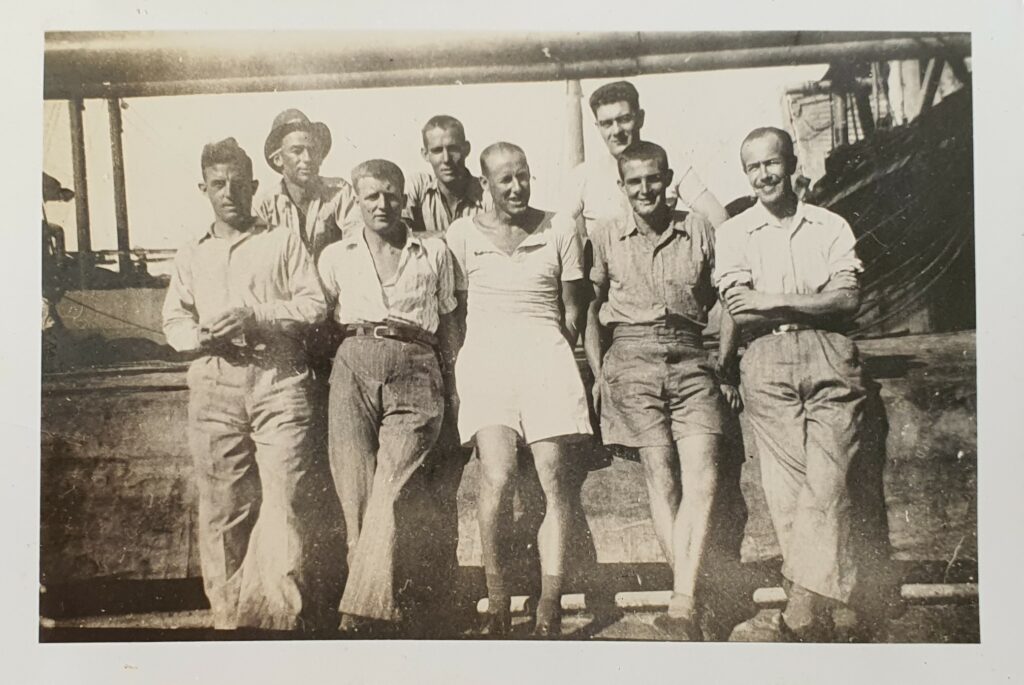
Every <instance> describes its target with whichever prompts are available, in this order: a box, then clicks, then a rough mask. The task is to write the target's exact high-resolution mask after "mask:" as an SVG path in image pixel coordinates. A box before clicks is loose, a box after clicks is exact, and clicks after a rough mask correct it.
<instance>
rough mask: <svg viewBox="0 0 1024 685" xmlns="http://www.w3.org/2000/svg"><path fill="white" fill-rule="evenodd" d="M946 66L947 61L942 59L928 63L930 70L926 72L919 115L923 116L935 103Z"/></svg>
mask: <svg viewBox="0 0 1024 685" xmlns="http://www.w3.org/2000/svg"><path fill="white" fill-rule="evenodd" d="M945 65H946V60H944V59H943V58H941V57H933V58H932V59H931V60H929V62H928V69H926V70H925V72H924V78H923V79H922V81H923V83H924V97H922V98H921V109H920V110H918V113H917V115H918V116H921V114H923V113H924V112H926V111H927V110H928V109H929V108H931V106H932V103H933V102H935V93H937V92H938V90H939V81H941V80H942V68H943V67H944V66H945Z"/></svg>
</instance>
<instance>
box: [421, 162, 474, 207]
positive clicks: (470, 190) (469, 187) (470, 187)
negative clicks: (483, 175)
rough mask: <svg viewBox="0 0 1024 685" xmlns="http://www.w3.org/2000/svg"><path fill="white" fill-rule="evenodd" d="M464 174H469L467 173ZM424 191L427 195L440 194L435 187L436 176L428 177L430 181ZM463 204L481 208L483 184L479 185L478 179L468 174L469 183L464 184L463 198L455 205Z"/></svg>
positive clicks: (436, 186) (439, 190)
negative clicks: (467, 203)
mask: <svg viewBox="0 0 1024 685" xmlns="http://www.w3.org/2000/svg"><path fill="white" fill-rule="evenodd" d="M466 173H467V174H469V171H467V172H466ZM424 190H425V192H428V193H440V192H441V189H440V188H439V187H438V185H437V176H434V175H433V174H431V175H430V180H428V181H427V184H426V186H424ZM463 202H469V203H470V204H472V205H473V206H475V207H483V203H484V187H483V184H481V183H480V178H479V177H477V176H474V175H473V174H469V182H468V183H467V184H466V195H465V197H460V198H459V199H458V202H457V203H456V204H460V203H463Z"/></svg>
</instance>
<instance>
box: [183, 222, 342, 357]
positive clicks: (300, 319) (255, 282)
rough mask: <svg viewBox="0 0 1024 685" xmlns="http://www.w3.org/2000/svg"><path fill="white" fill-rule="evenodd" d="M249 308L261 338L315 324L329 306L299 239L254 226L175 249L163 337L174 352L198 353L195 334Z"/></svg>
mask: <svg viewBox="0 0 1024 685" xmlns="http://www.w3.org/2000/svg"><path fill="white" fill-rule="evenodd" d="M236 307H252V310H253V314H254V316H255V319H256V324H257V327H258V328H259V329H260V331H261V333H264V334H268V335H273V333H274V332H275V330H279V329H280V324H283V323H286V322H293V323H307V324H309V323H316V322H317V321H320V320H322V319H323V318H324V317H325V316H326V314H327V303H326V300H325V298H324V293H323V290H322V289H321V288H320V281H319V279H318V278H317V274H316V268H315V267H314V266H313V260H312V259H311V258H310V256H309V253H308V252H306V250H305V248H304V247H303V246H302V243H301V242H299V238H298V236H296V235H295V234H293V233H292V232H291V231H275V230H271V229H269V228H268V227H267V226H266V225H264V224H261V223H257V224H254V225H253V226H251V227H250V228H249V229H248V230H247V231H244V232H242V233H239V234H238V235H236V236H233V237H231V238H219V237H217V236H215V235H214V234H213V231H212V229H211V230H210V232H208V233H207V234H206V235H204V236H203V237H202V238H199V239H198V240H196V241H194V242H192V243H189V244H188V245H186V246H185V247H183V248H181V249H180V250H178V253H177V254H176V255H175V257H174V269H173V270H172V271H171V283H170V287H169V288H168V289H167V296H166V298H165V299H164V308H163V318H164V335H165V336H166V337H167V343H168V344H169V345H170V346H171V347H173V348H174V349H176V350H178V351H180V352H185V351H191V350H196V349H199V329H200V327H205V326H206V325H207V322H209V321H210V320H211V319H212V318H215V317H218V316H220V315H221V314H222V313H224V312H225V311H227V310H228V309H233V308H236Z"/></svg>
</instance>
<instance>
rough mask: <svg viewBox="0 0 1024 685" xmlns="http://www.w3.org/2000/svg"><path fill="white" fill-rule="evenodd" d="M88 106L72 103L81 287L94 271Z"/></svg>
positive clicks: (72, 158)
mask: <svg viewBox="0 0 1024 685" xmlns="http://www.w3.org/2000/svg"><path fill="white" fill-rule="evenodd" d="M84 109H85V103H84V102H82V100H81V98H75V99H72V100H70V101H69V102H68V114H69V117H68V118H69V120H70V122H71V164H72V168H73V175H74V183H75V228H76V233H77V234H78V247H77V250H78V280H79V287H81V288H82V289H85V288H87V287H88V280H89V273H90V271H91V269H92V233H91V232H90V230H89V187H88V181H87V179H86V173H85V128H84V126H83V124H82V110H84Z"/></svg>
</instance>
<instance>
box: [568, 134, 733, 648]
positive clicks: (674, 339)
mask: <svg viewBox="0 0 1024 685" xmlns="http://www.w3.org/2000/svg"><path fill="white" fill-rule="evenodd" d="M618 165H619V170H620V174H621V180H620V182H619V185H620V187H621V189H622V192H623V193H624V194H625V196H626V198H627V199H628V200H629V203H630V205H631V207H632V209H633V211H632V213H631V214H629V215H627V216H626V217H623V218H618V219H612V220H606V221H598V222H597V223H596V224H595V225H594V229H593V232H592V233H591V236H590V239H591V244H592V245H593V249H594V266H593V268H592V269H591V271H590V280H591V281H592V282H593V284H594V299H593V300H592V301H591V303H590V309H589V312H588V318H587V335H586V351H587V358H588V360H589V362H590V365H591V368H592V369H593V371H594V377H595V379H596V380H595V383H594V390H593V394H594V404H595V407H598V408H599V412H600V416H601V433H602V437H603V439H604V442H605V443H606V444H609V445H611V444H618V445H625V446H627V447H635V448H638V449H639V452H640V461H641V462H642V463H643V466H644V477H645V481H646V483H647V492H648V495H649V498H650V503H651V518H652V519H653V522H654V529H655V532H656V533H657V535H658V541H659V542H660V543H661V547H662V550H663V551H664V553H665V557H666V558H667V559H668V562H669V565H670V566H671V567H672V572H673V583H672V590H673V592H672V599H671V601H670V603H669V608H668V614H667V615H666V616H660V617H658V619H657V620H656V622H655V625H657V626H658V627H660V628H662V629H663V630H664V631H665V632H666V633H668V635H670V636H671V637H673V638H674V639H679V640H700V639H701V637H702V636H701V634H700V628H699V627H698V614H697V605H696V603H695V599H694V598H695V594H696V590H697V578H698V573H699V571H700V564H701V559H702V556H703V554H704V547H705V540H706V538H707V533H708V528H709V520H708V519H709V515H710V512H711V504H712V500H713V499H714V495H715V490H716V486H717V480H718V474H717V469H718V461H719V458H720V455H721V453H722V429H723V425H724V423H725V420H726V417H725V411H726V408H725V403H724V402H723V398H722V393H721V392H720V390H719V381H718V379H717V374H716V371H715V369H714V367H713V366H712V365H711V363H710V362H709V361H708V360H707V355H706V353H705V352H704V349H703V346H702V339H701V331H702V330H703V328H704V326H705V325H706V323H707V312H708V309H710V308H711V307H712V306H713V305H714V302H715V299H716V296H715V290H714V286H713V285H712V283H711V271H712V268H713V265H714V233H713V229H712V227H711V224H710V223H709V222H708V221H707V220H706V219H705V218H704V217H702V216H700V215H698V214H695V213H689V214H687V213H685V212H681V211H675V210H672V209H670V208H669V206H668V203H667V202H666V200H665V192H666V189H667V188H668V186H669V184H670V183H671V182H672V170H671V169H670V168H669V164H668V157H667V155H666V153H665V150H664V149H662V148H661V147H660V146H658V145H655V144H654V143H649V142H646V141H642V142H638V143H636V144H634V145H632V146H630V148H629V149H627V150H625V151H624V152H623V153H622V154H621V155H619V158H618ZM604 333H609V334H610V335H603V334H604ZM609 337H610V339H611V343H610V347H609V348H608V349H607V351H606V350H605V346H604V345H603V344H602V342H603V341H604V340H606V339H607V338H609ZM732 342H733V336H732V334H731V330H727V331H724V335H722V336H721V343H720V347H721V348H725V347H727V346H729V345H730V344H732ZM722 389H723V390H724V391H725V392H726V393H727V395H728V396H729V398H730V400H732V401H736V399H737V398H736V396H735V392H736V390H735V388H732V387H730V386H723V387H722Z"/></svg>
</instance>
